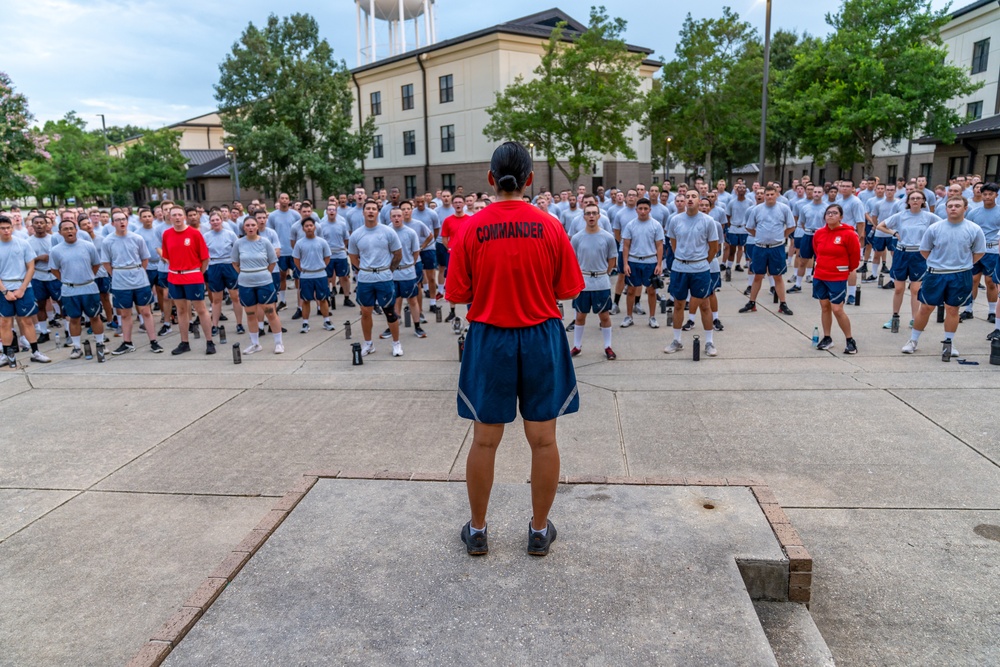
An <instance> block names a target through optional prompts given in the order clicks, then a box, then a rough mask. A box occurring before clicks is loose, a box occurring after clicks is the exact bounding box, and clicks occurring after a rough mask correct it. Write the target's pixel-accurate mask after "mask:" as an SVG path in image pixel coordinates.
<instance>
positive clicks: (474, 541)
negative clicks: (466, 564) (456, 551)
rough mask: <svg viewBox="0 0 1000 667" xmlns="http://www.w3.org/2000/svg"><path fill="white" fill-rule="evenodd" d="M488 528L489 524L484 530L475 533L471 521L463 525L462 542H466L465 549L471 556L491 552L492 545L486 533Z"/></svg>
mask: <svg viewBox="0 0 1000 667" xmlns="http://www.w3.org/2000/svg"><path fill="white" fill-rule="evenodd" d="M487 530H489V525H487V526H486V528H484V529H483V532H481V533H473V532H472V522H471V521H469V522H468V523H467V524H465V525H464V526H462V533H461V537H462V542H463V543H464V544H465V551H466V552H467V553H468V554H469V555H470V556H485V555H486V554H488V553H489V551H490V545H489V540H488V537H487V535H486V531H487Z"/></svg>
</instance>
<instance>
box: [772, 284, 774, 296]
mask: <svg viewBox="0 0 1000 667" xmlns="http://www.w3.org/2000/svg"><path fill="white" fill-rule="evenodd" d="M771 296H774V287H773V286H772V287H771Z"/></svg>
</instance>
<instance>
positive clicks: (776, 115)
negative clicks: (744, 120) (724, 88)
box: [765, 30, 821, 180]
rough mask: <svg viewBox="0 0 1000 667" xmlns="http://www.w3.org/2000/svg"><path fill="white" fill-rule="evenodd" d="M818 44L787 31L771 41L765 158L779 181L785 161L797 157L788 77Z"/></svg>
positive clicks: (775, 34)
mask: <svg viewBox="0 0 1000 667" xmlns="http://www.w3.org/2000/svg"><path fill="white" fill-rule="evenodd" d="M820 42H821V40H819V39H817V38H816V37H810V36H809V35H808V34H803V35H802V37H801V38H800V37H799V36H798V35H797V34H796V33H795V32H792V31H787V30H778V31H777V32H775V33H774V36H773V37H772V38H771V64H770V75H769V79H770V81H769V84H768V110H767V141H766V145H765V155H766V156H767V157H768V158H770V159H771V160H772V161H773V162H774V165H775V171H776V173H777V174H779V180H780V175H781V174H783V173H785V165H786V164H787V162H788V160H789V159H790V158H792V157H795V156H796V155H797V154H798V147H799V130H798V127H796V124H795V122H794V119H795V109H794V106H793V103H792V101H791V99H792V98H794V92H793V91H789V90H788V81H789V73H790V72H791V70H792V69H793V68H794V67H795V63H796V61H797V59H799V58H800V57H802V56H803V55H805V54H808V53H809V52H810V51H812V50H813V49H816V48H819V45H820Z"/></svg>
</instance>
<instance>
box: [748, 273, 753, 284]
mask: <svg viewBox="0 0 1000 667" xmlns="http://www.w3.org/2000/svg"><path fill="white" fill-rule="evenodd" d="M747 287H753V274H752V273H750V274H747Z"/></svg>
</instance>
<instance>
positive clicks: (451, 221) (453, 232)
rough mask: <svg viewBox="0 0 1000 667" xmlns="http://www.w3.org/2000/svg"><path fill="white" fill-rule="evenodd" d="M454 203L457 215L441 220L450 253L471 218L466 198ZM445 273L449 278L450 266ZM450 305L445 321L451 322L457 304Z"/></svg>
mask: <svg viewBox="0 0 1000 667" xmlns="http://www.w3.org/2000/svg"><path fill="white" fill-rule="evenodd" d="M453 205H454V207H455V215H449V216H448V217H447V218H445V219H444V220H442V221H441V240H442V241H444V245H445V247H446V248H447V249H448V253H449V254H451V248H452V246H453V245H454V242H455V237H456V236H458V234H459V232H460V231H461V230H462V226H463V225H464V224H465V221H466V220H468V219H469V216H468V215H467V214H466V213H465V199H463V198H462V197H455V199H454V201H453ZM444 275H445V280H447V277H448V267H445V270H444ZM448 305H449V306H450V307H451V311H450V312H449V313H448V317H446V318H444V321H445V322H451V321H452V320H454V319H455V304H454V302H452V303H449V304H448Z"/></svg>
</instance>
